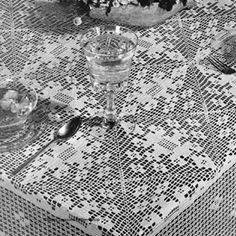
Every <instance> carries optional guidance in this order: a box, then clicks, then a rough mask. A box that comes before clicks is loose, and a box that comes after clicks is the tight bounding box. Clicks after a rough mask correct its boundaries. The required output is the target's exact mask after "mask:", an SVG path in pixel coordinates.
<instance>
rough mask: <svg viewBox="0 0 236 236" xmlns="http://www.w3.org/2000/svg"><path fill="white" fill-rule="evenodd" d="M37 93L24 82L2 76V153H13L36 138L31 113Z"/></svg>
mask: <svg viewBox="0 0 236 236" xmlns="http://www.w3.org/2000/svg"><path fill="white" fill-rule="evenodd" d="M37 102H38V96H37V93H36V91H35V90H34V89H33V88H32V87H31V86H29V85H27V84H26V83H25V82H23V80H19V79H18V78H10V77H4V76H0V153H1V152H6V151H7V152H8V151H13V150H15V149H18V148H21V147H23V146H24V145H26V144H28V143H29V142H30V141H31V140H33V138H34V137H36V132H35V129H36V128H38V127H36V125H35V124H34V123H33V122H32V117H31V113H32V111H33V110H34V109H35V107H36V105H37Z"/></svg>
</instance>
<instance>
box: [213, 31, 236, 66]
mask: <svg viewBox="0 0 236 236" xmlns="http://www.w3.org/2000/svg"><path fill="white" fill-rule="evenodd" d="M211 48H212V49H213V51H216V52H217V53H218V54H219V55H222V57H223V58H224V59H225V61H226V62H227V63H228V64H229V65H231V66H232V65H235V64H236V28H235V29H228V30H224V31H222V32H220V33H219V34H217V35H215V37H214V38H213V40H212V41H211Z"/></svg>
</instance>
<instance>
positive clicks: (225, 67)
mask: <svg viewBox="0 0 236 236" xmlns="http://www.w3.org/2000/svg"><path fill="white" fill-rule="evenodd" d="M206 59H207V60H208V61H209V62H210V64H212V65H213V66H214V67H215V68H216V69H217V70H218V71H220V72H222V73H223V74H226V75H231V74H234V73H236V70H234V69H233V68H231V67H230V66H228V65H226V64H224V63H223V62H222V61H220V60H219V59H218V58H216V57H213V56H209V57H207V58H206Z"/></svg>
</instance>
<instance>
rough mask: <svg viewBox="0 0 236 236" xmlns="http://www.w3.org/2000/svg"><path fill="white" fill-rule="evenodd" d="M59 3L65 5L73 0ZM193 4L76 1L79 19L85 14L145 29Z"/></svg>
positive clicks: (179, 0)
mask: <svg viewBox="0 0 236 236" xmlns="http://www.w3.org/2000/svg"><path fill="white" fill-rule="evenodd" d="M59 1H60V3H62V4H63V3H64V4H65V2H66V3H69V2H73V1H75V0H59ZM195 4H196V3H195V1H194V0H76V8H77V14H78V17H79V18H82V17H83V16H84V15H86V14H87V15H89V16H90V17H92V18H97V19H102V20H108V21H113V22H117V23H123V24H128V25H134V26H147V27H148V26H153V25H155V24H158V23H161V22H164V21H165V20H166V19H168V18H170V17H172V16H173V15H175V14H177V13H178V12H179V11H181V10H183V9H188V8H191V7H192V6H194V5H195ZM78 22H81V21H80V20H78Z"/></svg>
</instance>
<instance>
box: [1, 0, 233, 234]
mask: <svg viewBox="0 0 236 236" xmlns="http://www.w3.org/2000/svg"><path fill="white" fill-rule="evenodd" d="M0 16H1V17H0V32H1V34H0V72H1V75H7V76H17V77H19V76H20V77H22V76H23V77H24V79H25V81H27V82H29V83H30V84H31V86H32V87H34V88H35V89H36V91H37V93H38V94H39V102H38V106H37V108H36V111H35V114H36V115H35V116H36V117H39V119H38V120H37V119H36V121H35V122H37V125H33V127H34V129H35V130H34V132H32V133H30V134H28V135H26V137H25V140H23V141H22V148H21V149H19V150H15V151H12V152H10V153H1V154H0V167H1V175H0V176H1V178H0V180H1V181H0V183H1V185H2V187H1V189H0V190H1V195H0V201H2V203H1V207H0V210H1V211H0V213H1V216H0V235H12V236H15V235H94V236H99V235H111V236H113V235H114V236H115V235H117V236H118V235H119V236H136V235H143V236H144V235H145V236H146V235H194V236H195V235H212V236H213V235H225V236H226V235H227V236H229V235H230V236H231V235H232V236H233V235H236V222H235V219H236V218H235V216H236V214H235V209H236V205H235V204H236V203H235V196H236V193H235V191H236V189H235V165H234V164H235V163H236V159H235V154H236V149H235V148H236V109H235V104H236V75H235V74H233V75H224V74H222V73H220V72H218V71H217V70H216V69H215V68H214V67H213V66H210V65H209V64H208V63H207V62H206V60H205V58H207V56H208V55H209V54H211V53H212V49H211V44H212V40H214V39H215V38H216V36H217V35H218V34H219V33H221V32H224V31H225V30H230V29H233V28H236V3H235V1H233V0H224V1H223V0H222V1H214V0H211V1H210V0H208V1H205V0H203V1H198V2H197V6H196V7H194V8H193V9H191V10H188V11H182V12H180V13H179V14H177V15H176V16H174V17H172V18H171V19H169V20H167V21H166V22H165V23H163V24H161V25H157V26H155V27H152V28H149V29H143V28H139V27H131V28H132V29H133V30H134V31H135V32H136V33H137V35H138V36H139V45H138V48H137V51H136V54H135V57H134V60H133V67H132V71H131V75H130V82H129V86H128V88H127V89H126V90H125V91H122V92H120V93H119V94H118V96H117V99H116V104H117V107H118V110H119V111H120V112H124V113H129V114H130V115H131V116H132V120H133V121H134V122H135V124H136V125H135V130H134V132H133V133H129V132H128V131H127V130H126V127H125V126H118V127H115V128H114V129H113V130H111V131H109V132H108V133H107V134H106V137H105V139H104V140H100V139H96V138H94V137H93V136H91V135H89V134H88V132H87V129H86V125H83V126H82V128H81V129H80V130H79V132H78V133H77V134H76V135H75V136H74V137H73V138H71V139H70V140H68V141H66V142H59V143H55V144H54V145H52V146H50V148H48V149H47V150H46V151H45V152H44V153H43V154H42V155H40V156H39V157H38V159H37V160H36V161H35V162H33V163H32V164H31V165H30V166H29V167H28V168H27V169H26V170H25V171H24V172H22V173H20V174H19V175H17V176H16V177H14V178H13V177H12V176H11V174H10V172H11V171H12V170H13V169H15V168H16V167H17V166H19V165H20V164H21V163H22V162H24V161H25V160H26V159H27V158H28V157H29V156H30V155H32V154H33V153H35V152H36V151H37V150H39V149H40V148H41V147H42V146H44V145H45V144H47V143H48V142H49V141H50V140H51V139H52V137H53V132H54V130H55V129H56V128H57V127H58V126H59V125H61V124H62V123H63V122H64V121H66V120H68V119H69V118H71V117H73V116H74V115H82V116H85V117H89V116H91V115H93V114H94V113H95V112H96V111H102V109H103V106H104V103H105V100H104V96H103V94H98V93H94V92H93V91H92V88H91V85H90V81H89V76H88V71H87V69H86V63H85V59H84V57H83V55H82V52H81V49H80V45H79V40H78V39H79V35H80V34H81V32H82V30H84V29H86V28H88V27H91V26H92V25H99V24H107V22H102V21H96V20H92V19H89V18H87V19H85V21H84V23H83V24H82V25H81V26H77V27H76V26H74V25H73V23H72V19H73V15H72V13H70V12H64V14H62V12H61V11H59V8H58V7H57V6H56V5H50V4H46V3H45V4H38V3H37V2H36V3H35V1H33V0H27V1H23V0H2V1H1V2H0ZM219 56H220V55H219ZM28 139H30V140H31V143H30V144H27V141H28ZM24 144H25V145H24ZM203 218H204V219H203ZM171 221H172V222H171ZM170 222H171V223H170ZM68 229H70V230H68Z"/></svg>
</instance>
